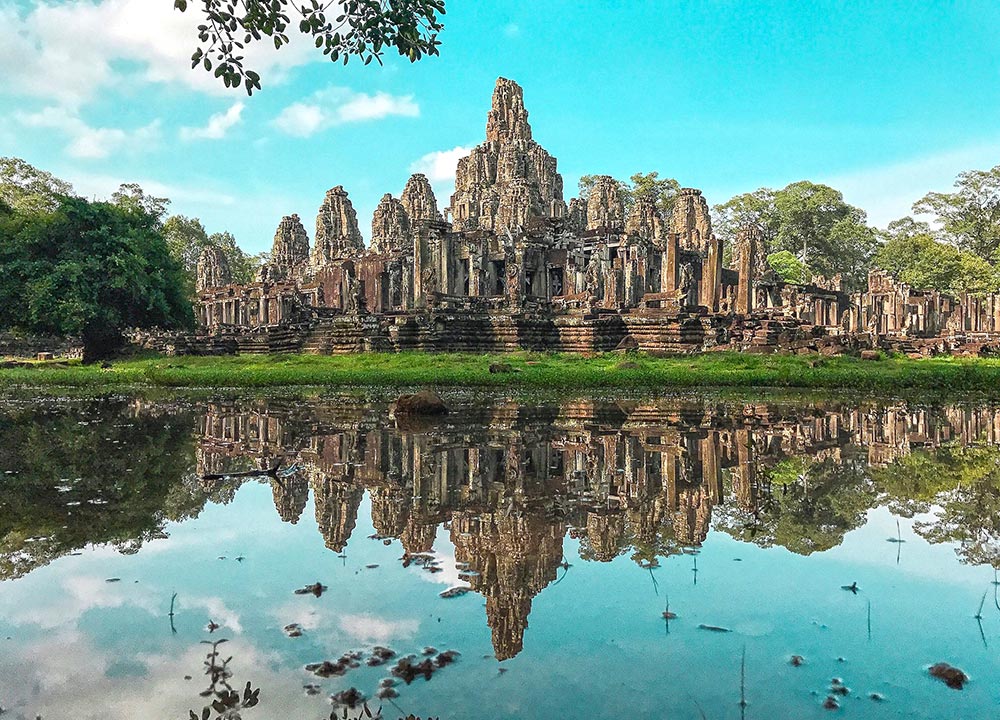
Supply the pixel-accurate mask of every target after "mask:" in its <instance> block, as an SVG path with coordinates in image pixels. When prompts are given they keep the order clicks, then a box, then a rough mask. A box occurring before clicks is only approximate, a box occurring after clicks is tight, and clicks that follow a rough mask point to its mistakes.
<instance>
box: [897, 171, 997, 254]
mask: <svg viewBox="0 0 1000 720" xmlns="http://www.w3.org/2000/svg"><path fill="white" fill-rule="evenodd" d="M913 211H914V212H915V213H917V214H928V215H933V216H934V217H935V219H936V221H937V223H939V224H940V226H941V234H942V236H943V239H944V240H945V241H947V242H950V243H952V244H954V245H955V246H956V247H958V248H959V249H960V250H964V251H967V252H971V253H973V254H975V255H978V256H979V257H981V258H983V259H985V260H988V261H990V262H992V263H996V262H998V261H1000V255H998V251H1000V165H997V166H996V167H994V168H992V169H990V170H970V171H968V172H963V173H961V174H960V175H959V176H958V179H957V180H956V181H955V192H952V193H940V192H931V193H927V194H926V195H925V196H924V197H923V198H921V199H920V200H918V201H917V202H916V203H914V205H913Z"/></svg>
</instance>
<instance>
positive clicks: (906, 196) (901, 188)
mask: <svg viewBox="0 0 1000 720" xmlns="http://www.w3.org/2000/svg"><path fill="white" fill-rule="evenodd" d="M990 158H993V159H992V160H991V159H990ZM996 158H1000V141H993V142H985V143H982V144H979V145H974V146H969V147H965V148H957V149H953V150H948V151H944V152H939V153H933V154H931V155H925V156H923V157H916V158H912V159H910V160H904V161H902V162H898V163H891V164H888V165H882V166H878V167H869V168H863V169H860V170H856V171H853V172H849V173H842V174H839V175H834V176H830V177H825V178H820V179H818V181H819V182H823V183H826V184H827V185H830V186H831V187H835V188H837V189H838V190H840V191H841V192H842V193H844V198H845V199H846V200H847V201H848V202H850V203H851V204H852V205H857V206H858V207H860V208H863V209H864V210H866V211H867V212H868V219H869V221H870V222H871V223H872V224H873V225H876V226H879V227H885V226H886V225H888V224H889V223H890V222H892V221H893V220H897V219H899V218H901V217H905V216H907V215H912V214H913V211H912V210H911V206H912V205H913V203H914V202H916V201H917V200H919V199H920V198H922V197H923V196H924V195H926V194H927V193H928V192H929V191H931V190H936V191H939V192H947V191H949V190H951V189H952V186H953V185H954V183H955V178H956V177H957V176H958V174H959V173H960V172H962V171H964V170H974V169H975V170H987V169H989V168H990V167H992V166H993V165H995V164H996V163H997V160H996Z"/></svg>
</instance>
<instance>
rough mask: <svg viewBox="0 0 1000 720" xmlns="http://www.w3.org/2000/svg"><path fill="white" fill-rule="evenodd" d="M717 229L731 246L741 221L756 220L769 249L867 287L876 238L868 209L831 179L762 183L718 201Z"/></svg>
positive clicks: (827, 274) (851, 284) (850, 284)
mask: <svg viewBox="0 0 1000 720" xmlns="http://www.w3.org/2000/svg"><path fill="white" fill-rule="evenodd" d="M714 211H715V221H716V222H715V226H716V227H715V231H716V233H717V234H718V235H719V236H720V237H722V238H723V240H724V241H725V242H726V243H727V244H728V245H729V246H730V247H731V246H732V244H733V242H734V241H735V239H736V234H737V233H738V232H739V230H740V229H741V228H742V227H745V226H747V225H754V226H756V227H758V228H759V229H760V230H761V232H762V235H763V238H764V242H765V245H766V250H767V252H768V254H769V255H770V254H774V253H778V252H781V251H787V252H789V253H791V254H793V255H795V256H797V257H798V258H799V259H800V260H801V261H802V262H804V263H805V264H806V265H808V267H809V268H810V269H811V270H812V271H813V272H814V273H816V274H818V275H822V276H824V277H828V278H829V277H833V276H834V275H837V274H840V275H841V276H842V278H843V280H844V282H845V284H846V285H847V287H848V288H860V287H863V286H864V284H865V281H866V279H867V276H868V269H869V267H870V266H871V260H872V256H873V255H874V252H875V249H876V246H877V238H876V235H875V231H874V230H872V229H871V228H870V227H868V224H867V217H866V215H865V212H864V211H863V210H861V209H860V208H856V207H854V206H853V205H850V204H849V203H847V202H846V201H845V200H844V196H843V195H842V194H841V193H840V192H839V191H837V190H835V189H833V188H832V187H830V186H828V185H820V184H817V183H813V182H809V181H806V180H803V181H800V182H795V183H792V184H790V185H788V186H786V187H784V188H782V189H781V190H771V189H769V188H760V189H759V190H756V191H754V192H752V193H745V194H743V195H737V196H736V197H734V198H731V199H730V200H728V201H727V202H725V203H722V204H721V205H716V206H715V208H714Z"/></svg>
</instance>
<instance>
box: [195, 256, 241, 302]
mask: <svg viewBox="0 0 1000 720" xmlns="http://www.w3.org/2000/svg"><path fill="white" fill-rule="evenodd" d="M232 280H233V277H232V273H231V272H230V270H229V260H228V258H226V254H225V253H224V252H223V251H222V248H220V247H218V246H216V245H208V246H206V247H205V249H204V250H202V251H201V255H200V256H199V257H198V270H197V276H196V279H195V287H196V289H197V290H198V292H202V291H203V290H207V289H209V288H217V287H223V286H224V285H228V284H229V283H231V282H232Z"/></svg>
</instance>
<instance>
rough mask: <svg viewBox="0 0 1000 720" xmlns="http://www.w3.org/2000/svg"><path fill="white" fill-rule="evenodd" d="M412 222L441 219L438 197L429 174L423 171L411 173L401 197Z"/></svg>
mask: <svg viewBox="0 0 1000 720" xmlns="http://www.w3.org/2000/svg"><path fill="white" fill-rule="evenodd" d="M400 200H401V202H402V203H403V207H404V208H405V209H406V214H407V216H408V217H409V220H410V222H411V223H413V224H416V223H419V222H426V221H431V222H436V221H438V220H440V219H441V212H440V211H439V210H438V205H437V198H436V197H434V189H433V188H432V187H431V184H430V181H429V180H428V179H427V176H426V175H424V174H422V173H416V174H415V175H411V176H410V179H409V180H407V181H406V187H405V188H403V195H402V197H401V198H400Z"/></svg>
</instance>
